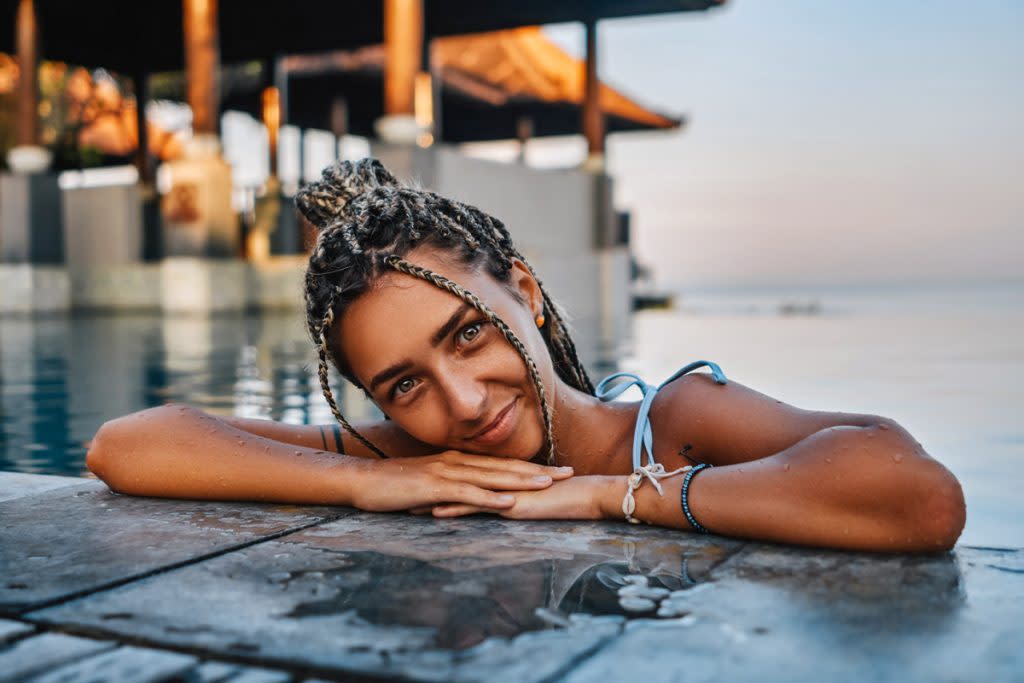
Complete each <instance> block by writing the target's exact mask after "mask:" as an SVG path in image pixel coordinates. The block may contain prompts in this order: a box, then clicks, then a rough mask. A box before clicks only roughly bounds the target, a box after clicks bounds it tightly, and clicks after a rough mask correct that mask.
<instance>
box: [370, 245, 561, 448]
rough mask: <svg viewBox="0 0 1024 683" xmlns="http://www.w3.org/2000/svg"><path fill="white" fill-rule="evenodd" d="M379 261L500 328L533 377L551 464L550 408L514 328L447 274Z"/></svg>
mask: <svg viewBox="0 0 1024 683" xmlns="http://www.w3.org/2000/svg"><path fill="white" fill-rule="evenodd" d="M383 263H384V264H386V265H388V266H390V267H391V268H393V269H395V270H396V271H398V272H400V273H405V274H406V275H412V276H413V277H417V278H419V279H421V280H424V281H426V282H428V283H430V284H432V285H434V286H435V287H437V288H439V289H442V290H444V291H446V292H449V293H451V294H454V295H455V296H457V297H458V298H460V299H462V300H463V301H465V302H466V303H467V304H469V305H470V306H472V307H473V308H475V309H476V310H478V311H480V313H482V314H483V315H484V316H485V317H486V318H487V320H488V321H490V323H491V324H492V325H494V326H495V327H496V328H498V330H500V331H501V333H502V334H503V335H504V336H505V339H506V340H508V343H509V344H511V345H512V348H514V349H515V350H516V352H517V353H518V354H519V356H520V357H521V358H522V359H523V363H525V364H526V369H527V371H528V372H529V373H530V379H532V380H533V386H534V389H536V391H537V396H538V398H539V400H540V409H541V414H542V415H543V417H544V439H545V441H546V442H547V446H548V458H547V459H548V464H550V465H553V464H555V437H554V432H553V430H552V427H551V409H550V408H549V406H548V400H547V396H546V395H545V392H544V383H543V382H542V381H541V378H540V372H539V371H538V370H537V365H536V363H534V362H533V358H531V357H530V354H529V352H527V350H526V347H525V346H523V343H522V342H521V341H520V340H519V337H517V336H516V334H515V332H513V331H512V329H511V328H510V327H509V326H508V325H506V324H505V321H503V320H502V319H501V318H499V317H498V315H497V314H496V313H495V312H494V311H492V310H491V309H490V307H488V306H487V304H485V303H484V302H483V301H481V300H480V299H479V298H478V297H477V296H476V295H475V294H473V293H472V292H470V291H468V290H466V289H464V288H463V287H461V286H459V285H458V284H456V283H454V282H452V281H451V280H449V279H448V278H446V277H444V276H442V275H439V274H437V273H435V272H433V271H432V270H427V269H426V268H422V267H420V266H417V265H415V264H412V263H409V262H408V261H406V260H405V259H403V258H401V257H400V256H397V255H395V254H390V255H388V256H385V257H384V259H383Z"/></svg>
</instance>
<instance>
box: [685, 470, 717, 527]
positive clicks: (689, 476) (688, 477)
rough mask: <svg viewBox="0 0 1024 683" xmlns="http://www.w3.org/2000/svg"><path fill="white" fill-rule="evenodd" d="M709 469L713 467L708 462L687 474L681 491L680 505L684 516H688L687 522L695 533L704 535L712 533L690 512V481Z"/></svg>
mask: <svg viewBox="0 0 1024 683" xmlns="http://www.w3.org/2000/svg"><path fill="white" fill-rule="evenodd" d="M708 467H711V465H709V464H708V463H706V462H703V463H701V464H699V465H697V466H696V467H694V468H693V469H691V470H690V471H689V472H687V473H686V477H684V478H683V488H682V489H680V491H679V503H680V505H682V508H683V514H684V515H686V520H687V521H688V522H689V523H690V526H692V527H693V528H694V530H695V531H699V532H700V533H702V534H707V533H710V532H709V531H708V530H707V529H706V528H705V527H704V526H702V525H701V523H700V522H698V521H697V518H696V517H694V516H693V513H692V512H690V501H689V496H690V480H691V479H693V478H694V477H695V476H697V473H698V472H700V471H701V470H703V469H706V468H708Z"/></svg>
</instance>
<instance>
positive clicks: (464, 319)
mask: <svg viewBox="0 0 1024 683" xmlns="http://www.w3.org/2000/svg"><path fill="white" fill-rule="evenodd" d="M406 260H407V261H409V262H411V263H414V264H416V265H419V266H422V267H424V268H427V269H429V270H432V271H434V272H435V273H438V274H440V275H443V276H444V277H446V278H448V279H449V280H452V281H454V282H456V283H457V284H459V285H461V286H462V287H463V288H464V289H467V290H469V291H470V292H472V293H473V294H475V295H476V296H478V297H479V298H480V299H481V300H482V301H483V302H484V303H485V304H487V305H488V306H489V307H490V308H491V310H493V311H494V312H495V313H497V315H498V317H500V318H501V319H502V320H503V321H505V323H506V324H507V325H508V326H509V327H510V328H511V329H512V331H513V332H515V334H516V336H517V337H518V338H519V339H520V340H521V341H522V342H523V344H524V346H525V347H526V349H527V351H528V352H529V354H530V355H531V357H532V358H533V359H534V362H535V363H536V364H537V367H538V370H539V372H540V375H541V378H542V380H543V381H544V384H545V387H551V386H553V385H552V382H553V381H554V370H553V367H552V364H551V358H550V355H549V353H548V351H547V347H546V346H545V344H544V340H543V338H542V337H541V335H540V331H539V330H538V329H537V326H536V323H535V322H534V321H535V318H536V316H537V315H538V314H539V313H540V312H541V310H542V299H541V293H540V289H539V287H538V286H537V282H536V280H534V279H533V277H532V276H531V275H530V273H529V270H528V269H527V268H526V266H525V265H523V264H522V263H521V262H518V261H516V262H515V265H514V267H513V269H512V275H511V278H510V281H509V282H507V283H502V282H498V281H497V280H495V279H494V278H493V277H492V276H491V275H490V274H489V273H487V272H486V270H485V269H482V268H481V269H479V270H476V269H473V268H472V267H467V266H465V265H463V264H461V263H457V262H455V259H452V258H449V257H447V256H446V255H445V254H444V253H443V252H439V251H437V250H435V249H431V248H429V247H424V248H420V249H416V250H413V251H412V252H410V253H409V255H408V256H407V257H406ZM339 331H340V335H341V339H340V341H341V345H342V348H341V350H342V353H343V356H344V358H345V359H346V360H347V361H348V365H349V367H350V368H351V369H352V372H353V374H354V375H355V376H356V379H358V380H359V382H360V384H362V386H363V387H365V388H366V390H367V391H369V393H370V395H371V396H372V397H373V399H374V400H375V401H376V402H377V404H378V405H379V406H380V408H381V409H382V410H383V411H384V412H385V413H386V414H387V415H388V416H389V417H390V418H391V419H392V420H394V421H395V422H396V423H397V424H398V425H399V426H401V427H402V428H403V429H404V430H405V431H406V432H408V433H409V434H410V435H411V436H413V437H414V438H416V439H419V440H420V441H423V442H424V443H428V444H431V445H434V446H437V447H439V448H445V449H454V450H461V451H466V452H471V453H482V454H488V455H501V456H505V457H512V458H519V459H524V460H526V459H530V458H532V457H533V456H534V455H536V454H537V452H538V451H540V449H541V448H542V447H543V445H544V427H543V417H542V414H541V409H540V403H539V401H538V398H537V393H536V390H535V389H534V385H533V382H532V380H531V379H530V375H529V372H528V371H527V369H526V366H525V364H524V363H523V360H522V358H520V356H519V354H518V353H517V352H516V350H515V349H513V348H512V346H511V345H510V344H509V343H508V341H507V340H506V339H505V337H504V335H502V333H501V332H500V331H499V330H498V329H497V328H496V327H495V326H494V325H492V324H490V323H489V322H488V321H487V319H486V318H484V317H483V316H482V315H481V314H480V313H479V312H478V311H477V310H476V309H475V308H473V307H472V306H469V305H468V304H465V303H464V302H463V301H462V300H461V299H459V298H457V297H455V296H453V295H452V294H450V293H448V292H445V291H443V290H441V289H438V288H437V287H435V286H434V285H432V284H429V283H427V282H425V281H423V280H420V279H419V278H415V277H412V276H410V275H406V274H403V273H397V272H390V273H387V274H385V275H383V276H382V277H380V278H379V279H378V280H377V281H376V282H375V283H374V284H373V286H371V288H370V289H369V290H368V291H367V292H365V293H364V294H363V295H361V296H360V297H359V298H358V299H356V300H355V301H354V302H352V304H351V305H350V306H349V308H348V310H347V311H346V312H345V314H344V315H343V316H342V319H341V324H340V325H339ZM549 400H550V394H549Z"/></svg>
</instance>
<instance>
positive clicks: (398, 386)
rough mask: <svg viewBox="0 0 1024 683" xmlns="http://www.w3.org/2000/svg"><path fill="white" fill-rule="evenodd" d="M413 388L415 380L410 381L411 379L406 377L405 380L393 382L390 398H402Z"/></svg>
mask: <svg viewBox="0 0 1024 683" xmlns="http://www.w3.org/2000/svg"><path fill="white" fill-rule="evenodd" d="M415 387H416V380H414V379H412V378H411V377H406V378H405V379H401V380H398V381H397V382H395V385H394V386H393V387H392V388H391V396H392V398H394V397H395V396H403V395H405V394H408V393H409V392H410V391H412V390H413V389H414V388H415Z"/></svg>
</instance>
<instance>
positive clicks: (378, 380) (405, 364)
mask: <svg viewBox="0 0 1024 683" xmlns="http://www.w3.org/2000/svg"><path fill="white" fill-rule="evenodd" d="M472 308H473V307H472V306H470V305H469V304H467V303H463V304H462V305H461V306H459V307H458V308H457V309H455V312H453V313H452V314H451V315H450V316H449V317H448V320H446V321H445V323H444V325H441V327H439V328H438V329H437V332H435V333H434V336H432V337H431V338H430V345H431V346H432V347H435V348H436V347H437V346H438V344H440V343H441V342H442V341H444V340H445V338H446V337H447V336H448V335H449V334H451V333H452V331H453V330H454V329H455V328H456V327H457V326H458V324H459V323H460V322H462V318H463V317H465V315H466V312H467V311H469V310H470V309H472ZM410 367H412V363H410V362H409V361H407V360H404V361H400V362H398V363H395V364H394V365H391V366H389V367H387V368H385V369H383V370H381V371H380V372H378V373H377V374H376V375H374V376H373V379H371V380H370V391H371V392H372V391H375V390H376V389H377V387H378V386H379V385H380V384H383V383H384V382H387V381H388V380H389V379H394V378H395V377H397V376H398V375H400V374H402V373H403V372H405V371H406V370H408V369H409V368H410Z"/></svg>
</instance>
